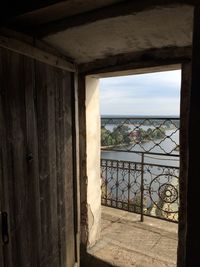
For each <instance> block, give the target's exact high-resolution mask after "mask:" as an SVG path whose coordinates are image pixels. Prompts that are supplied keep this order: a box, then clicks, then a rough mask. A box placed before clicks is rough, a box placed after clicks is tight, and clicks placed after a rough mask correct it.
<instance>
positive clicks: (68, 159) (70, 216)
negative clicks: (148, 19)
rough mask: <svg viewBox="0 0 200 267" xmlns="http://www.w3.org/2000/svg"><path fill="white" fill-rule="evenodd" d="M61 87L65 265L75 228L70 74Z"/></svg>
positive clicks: (72, 257)
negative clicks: (65, 240)
mask: <svg viewBox="0 0 200 267" xmlns="http://www.w3.org/2000/svg"><path fill="white" fill-rule="evenodd" d="M63 74H64V77H63V88H62V102H61V103H62V109H63V126H64V127H63V133H64V150H63V155H64V157H63V167H64V169H63V170H64V173H63V175H64V179H65V203H66V206H65V212H66V226H67V227H66V239H67V242H66V251H67V259H66V266H73V265H74V263H75V232H74V231H75V229H74V193H75V192H74V181H73V179H74V170H73V148H72V145H73V143H72V105H71V100H72V81H71V74H70V73H64V72H63Z"/></svg>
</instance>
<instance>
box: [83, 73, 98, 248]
mask: <svg viewBox="0 0 200 267" xmlns="http://www.w3.org/2000/svg"><path fill="white" fill-rule="evenodd" d="M86 140H87V142H86V153H87V155H86V158H87V208H88V244H87V245H88V247H90V246H92V245H94V244H95V242H96V241H97V240H98V239H99V236H100V226H101V225H100V224H101V179H100V101H99V79H97V78H93V77H86Z"/></svg>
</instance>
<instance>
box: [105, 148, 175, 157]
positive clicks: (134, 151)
mask: <svg viewBox="0 0 200 267" xmlns="http://www.w3.org/2000/svg"><path fill="white" fill-rule="evenodd" d="M101 151H104V152H113V151H115V152H126V153H136V154H147V155H155V156H156V155H157V156H166V157H168V156H169V157H177V158H179V157H180V154H170V153H156V152H148V151H137V150H126V151H124V150H121V149H116V148H115V149H114V150H112V149H110V150H109V149H107V148H106V149H104V148H102V147H101Z"/></svg>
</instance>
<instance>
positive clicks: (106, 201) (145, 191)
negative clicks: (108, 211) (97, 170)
mask: <svg viewBox="0 0 200 267" xmlns="http://www.w3.org/2000/svg"><path fill="white" fill-rule="evenodd" d="M147 121H148V122H147ZM119 122H121V123H122V124H121V123H119ZM149 122H151V123H152V124H153V125H151V124H150V123H149ZM167 122H168V123H167ZM127 124H128V125H129V128H131V130H130V129H129V130H127V128H126V131H125V133H124V132H123V134H122V131H120V130H119V129H122V126H121V125H123V126H126V127H127ZM133 124H134V126H133ZM109 125H110V126H109ZM130 125H132V126H131V127H130ZM163 125H165V126H163ZM106 126H107V127H106ZM139 126H140V127H139ZM142 126H145V127H143V130H144V129H145V130H144V131H145V132H147V131H148V129H149V128H150V127H151V128H150V129H152V130H151V131H150V130H149V131H148V133H149V134H150V137H147V133H145V132H144V131H143V132H142V131H140V129H141V127H142ZM146 126H147V127H146ZM102 127H103V129H106V130H109V134H108V135H107V136H106V135H104V139H103V138H102V157H103V158H102V159H101V179H102V205H106V206H110V207H113V208H118V209H122V210H126V211H129V212H134V213H138V214H140V215H141V221H143V216H144V215H146V216H152V217H156V218H160V219H163V220H167V221H172V222H178V207H179V119H178V118H150V119H149V118H112V119H111V118H105V119H102ZM161 127H162V130H161ZM117 129H118V130H117ZM136 129H137V130H136ZM156 130H157V131H161V132H162V134H157V135H155V136H154V134H152V132H153V133H156ZM103 131H104V133H105V130H103ZM134 131H139V133H134V134H133V132H134ZM169 131H170V132H169ZM114 132H115V133H114ZM141 132H142V134H141ZM113 133H114V134H113ZM116 133H117V134H118V135H120V134H121V137H120V138H119V140H121V144H120V142H119V143H118V144H112V145H111V144H110V143H107V144H106V143H105V140H106V139H109V136H111V137H112V138H114V136H115V138H116V139H117V134H116ZM157 133H158V132H157ZM123 135H124V137H123ZM130 136H131V137H133V139H132V140H131V141H130V139H126V138H127V137H130ZM102 137H103V136H102ZM105 137H106V138H105ZM166 140H167V141H166ZM110 142H111V140H110ZM166 142H167V144H166ZM113 143H114V141H113ZM125 152H127V153H125ZM106 157H107V159H106ZM124 158H126V159H127V158H128V160H124ZM118 159H120V160H118Z"/></svg>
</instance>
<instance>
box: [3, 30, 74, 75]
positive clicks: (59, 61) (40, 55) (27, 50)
mask: <svg viewBox="0 0 200 267" xmlns="http://www.w3.org/2000/svg"><path fill="white" fill-rule="evenodd" d="M0 47H3V48H7V49H9V50H11V51H14V52H17V53H19V54H21V55H25V56H27V57H30V58H33V59H36V60H38V61H40V62H43V63H46V64H48V65H51V66H55V67H57V68H61V69H64V70H67V71H72V72H75V71H76V67H75V64H73V63H71V62H68V61H66V60H64V59H63V58H61V57H58V56H55V55H53V54H50V53H48V52H46V51H42V50H41V49H39V48H37V47H34V46H31V45H30V44H28V43H24V42H21V41H19V40H16V39H13V38H9V37H6V36H2V35H0Z"/></svg>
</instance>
